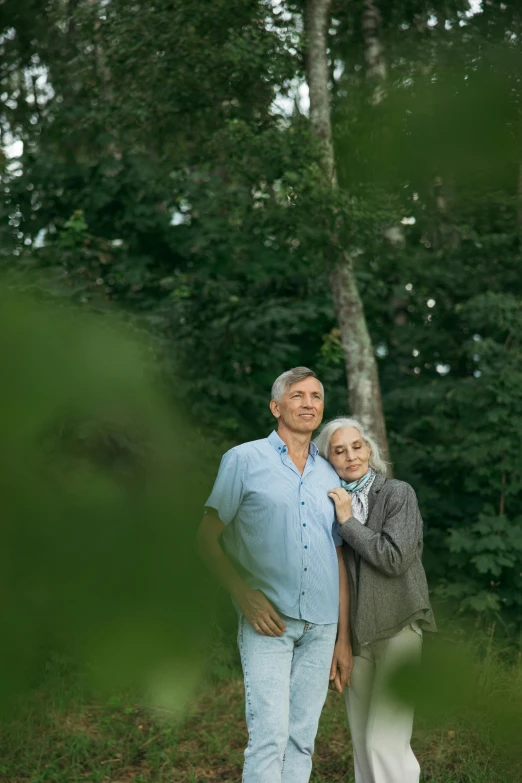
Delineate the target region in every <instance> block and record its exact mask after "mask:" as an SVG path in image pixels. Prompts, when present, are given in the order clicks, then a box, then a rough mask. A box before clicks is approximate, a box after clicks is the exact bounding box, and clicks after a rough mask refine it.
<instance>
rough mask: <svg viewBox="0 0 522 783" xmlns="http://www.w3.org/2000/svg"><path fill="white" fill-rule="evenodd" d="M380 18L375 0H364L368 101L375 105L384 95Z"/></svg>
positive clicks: (384, 64)
mask: <svg viewBox="0 0 522 783" xmlns="http://www.w3.org/2000/svg"><path fill="white" fill-rule="evenodd" d="M381 26H382V18H381V12H380V11H379V6H378V5H377V3H376V2H375V0H364V2H363V17H362V29H363V38H364V59H365V60H366V78H367V80H368V83H369V84H370V89H371V96H370V103H373V104H374V105H377V104H379V103H381V102H382V100H383V98H384V96H385V88H384V83H385V81H386V59H385V57H384V46H383V43H382V35H381Z"/></svg>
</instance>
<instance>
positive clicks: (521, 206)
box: [517, 162, 522, 245]
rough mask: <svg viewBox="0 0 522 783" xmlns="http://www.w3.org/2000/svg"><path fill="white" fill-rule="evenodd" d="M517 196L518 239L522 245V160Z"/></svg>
mask: <svg viewBox="0 0 522 783" xmlns="http://www.w3.org/2000/svg"><path fill="white" fill-rule="evenodd" d="M517 196H518V199H517V228H518V241H519V243H520V244H521V245H522V162H520V163H519V164H518V183H517Z"/></svg>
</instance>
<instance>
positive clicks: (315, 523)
mask: <svg viewBox="0 0 522 783" xmlns="http://www.w3.org/2000/svg"><path fill="white" fill-rule="evenodd" d="M323 408H324V392H323V386H322V384H321V382H320V381H319V380H318V378H317V376H316V375H315V373H314V372H312V371H311V370H309V369H308V368H306V367H296V368H294V369H292V370H288V371H287V372H285V373H283V374H282V375H281V376H279V378H277V380H276V381H275V383H274V385H273V387H272V400H271V402H270V409H271V411H272V413H273V415H274V416H275V418H276V419H277V431H276V432H272V434H271V435H270V436H269V437H268V438H263V439H261V440H256V441H252V442H250V443H244V444H242V445H240V446H236V447H235V448H233V449H231V450H230V451H228V452H227V453H226V454H225V455H224V457H223V459H222V461H221V466H220V468H219V473H218V476H217V479H216V482H215V484H214V488H213V490H212V493H211V495H210V497H209V499H208V501H207V503H206V513H205V516H204V518H203V521H202V523H201V527H200V530H199V540H200V545H201V549H202V553H203V556H204V558H205V560H206V561H207V563H208V564H209V565H210V567H211V568H212V569H213V570H214V572H215V573H216V574H217V575H218V577H219V578H220V580H221V582H222V583H223V584H224V586H225V587H226V589H227V590H228V591H229V593H230V594H231V596H232V598H233V601H234V603H235V605H236V608H237V610H238V614H239V633H238V644H239V649H240V653H241V662H242V666H243V674H244V681H245V701H246V721H247V726H248V746H247V748H246V750H245V763H244V768H243V782H244V783H306V781H308V780H309V778H310V773H311V769H312V753H313V749H314V741H315V736H316V733H317V727H318V723H319V717H320V714H321V710H322V708H323V705H324V702H325V699H326V694H327V690H328V686H329V685H330V687H331V688H334V689H336V690H337V691H339V692H340V693H344V694H345V698H346V706H347V711H348V720H349V724H350V731H351V735H352V744H353V753H354V762H355V780H356V783H418V780H419V772H420V769H419V764H418V762H417V759H416V758H415V756H414V754H413V751H412V750H411V747H410V739H411V733H412V725H413V710H412V708H410V707H409V706H408V705H406V704H404V703H402V702H400V701H398V700H397V699H396V698H395V697H394V696H393V694H392V693H391V692H389V690H388V685H387V680H388V677H389V674H390V673H391V672H392V671H393V670H394V669H395V668H396V667H397V666H399V665H401V664H403V663H407V662H410V661H416V660H418V659H419V657H420V650H421V644H422V633H423V631H424V630H426V631H433V630H435V622H434V619H433V615H432V611H431V608H430V603H429V598H428V588H427V584H426V577H425V574H424V569H423V567H422V563H421V553H422V527H423V526H422V519H421V515H420V512H419V508H418V505H417V499H416V496H415V492H414V491H413V489H412V488H411V487H410V486H409V485H408V484H405V483H404V482H402V481H396V480H393V479H387V478H386V476H385V469H386V466H385V463H384V461H383V460H382V457H381V456H380V454H379V449H378V446H377V444H376V443H375V442H374V441H373V440H372V439H371V437H369V436H368V434H367V433H366V432H364V431H363V429H362V427H361V425H360V424H359V423H358V422H357V421H355V420H353V419H346V418H337V419H334V420H333V421H331V422H329V423H328V424H326V425H325V426H324V427H323V429H322V430H321V432H320V434H319V436H318V437H317V438H316V439H315V443H312V442H311V436H312V433H313V432H314V430H316V429H317V427H318V426H319V424H320V423H321V419H322V416H323Z"/></svg>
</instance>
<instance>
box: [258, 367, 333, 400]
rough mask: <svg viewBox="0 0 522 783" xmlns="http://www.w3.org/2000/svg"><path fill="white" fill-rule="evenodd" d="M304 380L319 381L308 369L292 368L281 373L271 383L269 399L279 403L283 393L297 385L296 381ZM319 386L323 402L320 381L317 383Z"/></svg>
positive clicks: (322, 390)
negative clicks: (314, 379) (313, 379)
mask: <svg viewBox="0 0 522 783" xmlns="http://www.w3.org/2000/svg"><path fill="white" fill-rule="evenodd" d="M305 378H316V379H317V380H318V381H319V378H317V375H316V374H315V372H314V371H313V370H310V369H309V368H308V367H292V369H291V370H287V371H286V372H284V373H282V375H280V376H279V378H276V379H275V381H274V383H273V386H272V397H271V399H272V400H275V401H276V402H281V399H282V397H283V394H284V393H285V391H287V390H288V389H289V388H290V386H292V385H293V384H294V383H297V381H304V379H305ZM319 386H320V387H321V394H322V395H323V400H324V387H323V384H322V383H321V381H319Z"/></svg>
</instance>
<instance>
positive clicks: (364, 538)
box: [315, 418, 436, 783]
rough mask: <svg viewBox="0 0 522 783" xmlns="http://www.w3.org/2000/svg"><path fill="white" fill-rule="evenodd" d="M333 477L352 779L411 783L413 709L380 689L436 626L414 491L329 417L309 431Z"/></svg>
mask: <svg viewBox="0 0 522 783" xmlns="http://www.w3.org/2000/svg"><path fill="white" fill-rule="evenodd" d="M315 442H316V444H317V446H318V448H319V451H320V453H321V455H322V456H323V457H325V458H326V459H328V460H329V461H330V463H331V464H332V465H333V467H334V468H335V470H336V472H337V474H338V475H339V477H340V478H341V483H342V488H339V489H332V490H331V492H330V493H329V497H330V498H331V499H332V500H333V502H334V503H335V509H336V514H337V520H338V522H339V526H340V534H341V537H342V538H343V540H344V544H343V553H344V557H345V562H346V566H347V570H348V574H349V580H350V626H351V638H352V648H353V653H354V666H353V672H352V676H351V685H350V687H349V688H347V689H346V690H345V696H346V706H347V711H348V721H349V724H350V731H351V734H352V743H353V753H354V762H355V781H356V783H418V780H419V774H420V767H419V763H418V761H417V759H416V758H415V756H414V754H413V751H412V749H411V746H410V740H411V733H412V727H413V709H412V708H410V707H409V706H408V705H406V704H404V703H402V702H400V701H399V700H398V699H396V698H394V696H393V694H392V693H391V692H390V690H389V688H388V684H387V681H388V679H389V675H390V674H391V673H392V672H393V670H394V669H395V668H397V667H398V666H400V665H401V664H402V663H406V662H408V661H416V660H418V659H419V657H420V650H421V645H422V632H423V631H435V630H436V627H435V621H434V618H433V614H432V611H431V607H430V602H429V598H428V586H427V583H426V575H425V573H424V568H423V566H422V562H421V555H422V530H423V524H422V518H421V515H420V512H419V507H418V505H417V498H416V496H415V492H414V491H413V489H412V488H411V487H410V485H409V484H406V483H405V482H404V481H397V480H395V479H387V478H386V475H385V474H386V464H385V462H384V461H383V459H382V457H381V455H380V453H379V449H378V446H377V444H376V443H375V441H374V440H373V439H372V438H371V437H370V436H369V434H368V433H367V432H365V430H364V429H363V427H362V426H361V424H360V423H359V422H358V421H356V420H355V419H348V418H338V419H334V420H333V421H330V422H329V423H328V424H326V425H325V426H324V427H323V429H322V430H321V432H320V434H319V436H318V437H317V438H316V439H315Z"/></svg>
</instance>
